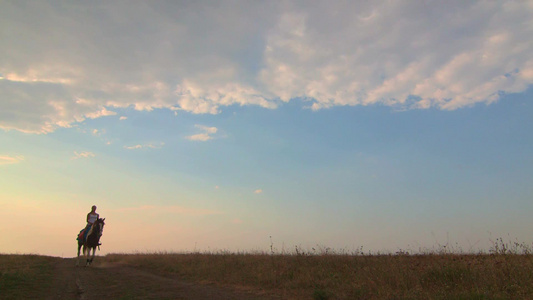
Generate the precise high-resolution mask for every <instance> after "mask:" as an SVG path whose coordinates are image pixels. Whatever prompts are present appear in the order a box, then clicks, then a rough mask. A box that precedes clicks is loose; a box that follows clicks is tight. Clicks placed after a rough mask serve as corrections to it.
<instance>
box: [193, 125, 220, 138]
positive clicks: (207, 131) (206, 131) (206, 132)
mask: <svg viewBox="0 0 533 300" xmlns="http://www.w3.org/2000/svg"><path fill="white" fill-rule="evenodd" d="M194 127H196V128H198V129H200V130H202V131H203V132H202V133H199V134H194V135H191V136H188V137H186V138H187V139H188V140H191V141H201V142H205V141H208V140H211V139H213V137H212V135H213V134H215V133H217V131H218V128H216V127H207V126H203V125H194Z"/></svg>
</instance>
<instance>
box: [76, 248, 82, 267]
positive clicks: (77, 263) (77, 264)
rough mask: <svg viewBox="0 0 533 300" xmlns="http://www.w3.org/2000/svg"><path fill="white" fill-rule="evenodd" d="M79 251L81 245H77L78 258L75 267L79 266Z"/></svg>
mask: <svg viewBox="0 0 533 300" xmlns="http://www.w3.org/2000/svg"><path fill="white" fill-rule="evenodd" d="M80 249H81V245H80V244H78V258H77V259H76V266H79V265H80Z"/></svg>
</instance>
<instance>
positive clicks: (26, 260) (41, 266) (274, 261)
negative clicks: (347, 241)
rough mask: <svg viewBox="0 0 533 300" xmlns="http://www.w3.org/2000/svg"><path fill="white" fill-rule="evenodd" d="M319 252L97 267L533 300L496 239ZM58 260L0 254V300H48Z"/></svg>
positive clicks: (528, 283)
mask: <svg viewBox="0 0 533 300" xmlns="http://www.w3.org/2000/svg"><path fill="white" fill-rule="evenodd" d="M317 248H318V250H317V249H314V248H312V249H311V250H304V249H302V247H295V248H294V249H293V250H292V251H286V250H283V251H281V252H279V251H278V250H277V249H275V248H274V247H273V244H272V243H271V246H270V249H269V251H266V252H253V253H252V252H230V251H215V252H193V253H144V254H109V255H106V256H105V257H98V259H97V261H98V264H101V265H106V266H125V267H126V269H131V267H134V268H138V271H142V272H148V273H152V274H155V275H159V276H161V275H162V276H164V277H166V278H169V277H172V278H179V279H178V280H179V281H184V282H191V283H200V284H215V285H223V286H226V287H230V288H231V290H240V291H242V290H245V291H250V292H252V293H253V294H256V295H275V296H278V297H279V298H281V299H317V300H318V299H320V300H323V299H328V300H331V299H439V300H440V299H533V254H532V253H531V246H529V245H527V244H524V243H517V242H505V241H504V240H503V239H497V240H496V241H494V242H493V247H492V248H491V249H490V250H489V251H487V252H479V253H461V251H457V250H456V249H450V248H451V247H448V246H447V245H444V246H439V248H438V249H436V250H433V251H421V252H420V253H412V252H410V251H404V250H399V251H396V252H394V253H370V252H367V253H365V252H363V249H362V248H360V249H357V250H355V251H352V252H348V251H335V250H333V249H331V248H328V247H317ZM54 260H56V261H54ZM59 260H61V259H60V258H53V257H44V256H36V255H0V299H31V298H39V296H40V295H46V293H47V292H48V291H49V286H50V282H51V280H53V279H54V275H56V276H59V275H58V274H54V267H53V265H54V262H57V261H59ZM72 267H73V268H75V267H74V265H73V266H72ZM76 270H77V272H79V271H83V269H76ZM103 270H105V269H101V270H100V271H99V272H102V271H103ZM86 273H87V274H91V272H86ZM83 274H85V273H83ZM117 274H119V273H117ZM120 274H122V273H120ZM114 280H115V279H114ZM116 280H120V278H119V277H117V278H116ZM146 284H149V283H146ZM141 288H142V287H141ZM115 293H116V291H115ZM115 295H116V294H115Z"/></svg>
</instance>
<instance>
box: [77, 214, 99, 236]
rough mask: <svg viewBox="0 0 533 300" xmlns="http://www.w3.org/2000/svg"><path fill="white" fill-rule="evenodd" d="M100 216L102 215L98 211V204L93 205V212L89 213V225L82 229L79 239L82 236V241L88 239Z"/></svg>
mask: <svg viewBox="0 0 533 300" xmlns="http://www.w3.org/2000/svg"><path fill="white" fill-rule="evenodd" d="M98 218H100V215H99V214H97V213H96V205H93V207H92V208H91V212H90V213H88V214H87V226H85V228H84V229H82V230H81V231H80V234H79V236H78V240H79V239H80V238H82V241H85V240H87V234H88V233H89V231H90V230H91V227H92V226H93V224H94V222H96V220H98Z"/></svg>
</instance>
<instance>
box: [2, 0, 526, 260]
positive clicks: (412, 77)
mask: <svg viewBox="0 0 533 300" xmlns="http://www.w3.org/2000/svg"><path fill="white" fill-rule="evenodd" d="M532 37H533V2H531V1H446V2H443V1H370V2H369V1H282V0H280V1H111V2H109V1H90V2H86V1H9V0H8V1H1V2H0V231H1V232H2V234H0V253H35V254H43V255H52V256H62V257H72V256H75V255H76V240H75V238H76V234H77V233H78V232H79V230H81V229H82V228H83V227H84V226H85V224H86V221H85V218H86V214H87V213H88V212H89V211H90V208H91V206H92V205H93V204H94V205H97V206H98V209H97V212H98V213H99V214H100V216H101V217H105V218H106V226H105V228H104V235H103V237H102V243H103V246H102V248H101V251H100V252H99V253H100V254H106V253H117V252H119V253H136V252H159V251H162V252H165V251H166V252H174V251H175V252H182V251H185V252H187V251H220V250H229V251H270V249H271V248H270V247H271V246H272V248H273V249H275V250H276V251H279V252H282V251H287V252H290V251H293V250H294V249H295V247H299V248H300V249H304V250H307V251H312V249H313V248H314V249H327V248H331V249H336V250H337V251H345V252H352V251H357V250H358V249H361V247H363V251H370V252H377V251H382V252H395V251H398V250H404V251H413V252H417V251H425V250H431V249H441V248H442V246H445V245H447V246H448V247H449V248H453V249H455V250H456V251H464V252H472V251H474V252H475V251H479V250H484V251H487V250H489V249H490V247H491V246H492V245H493V243H494V242H495V241H496V239H498V238H503V239H504V240H505V241H509V242H515V241H516V242H519V243H525V244H527V245H530V246H531V247H533V238H532V235H531V229H532V228H533V220H532V218H531V215H532V214H533V201H532V200H533V155H532V154H533V131H532V129H533V103H532V98H533V87H532V84H533V39H532Z"/></svg>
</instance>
